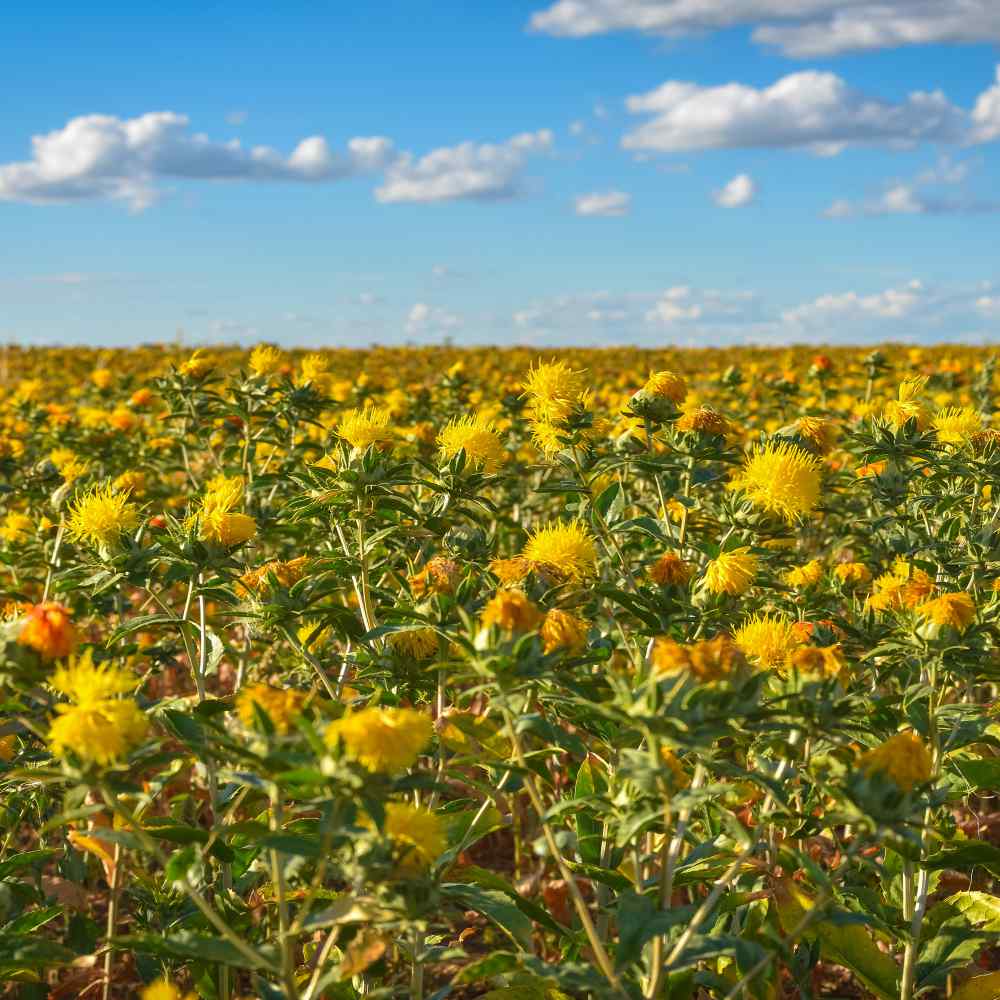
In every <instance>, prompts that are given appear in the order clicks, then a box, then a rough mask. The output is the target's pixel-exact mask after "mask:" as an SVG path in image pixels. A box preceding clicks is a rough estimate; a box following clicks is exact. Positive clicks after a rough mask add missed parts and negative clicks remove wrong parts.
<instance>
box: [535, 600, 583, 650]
mask: <svg viewBox="0 0 1000 1000" xmlns="http://www.w3.org/2000/svg"><path fill="white" fill-rule="evenodd" d="M589 630H590V623H589V622H586V621H584V620H583V619H582V618H577V616H576V615H574V614H570V612H568V611H561V610H560V609H559V608H552V609H551V610H550V611H548V612H547V613H546V615H545V620H544V621H543V622H542V627H541V629H540V630H539V634H540V635H541V637H542V649H544V651H545V652H546V653H553V652H555V651H556V650H557V649H561V650H564V651H565V652H567V653H579V652H580V651H581V650H583V649H586V647H587V632H588V631H589Z"/></svg>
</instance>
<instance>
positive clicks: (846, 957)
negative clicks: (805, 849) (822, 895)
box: [774, 879, 900, 1000]
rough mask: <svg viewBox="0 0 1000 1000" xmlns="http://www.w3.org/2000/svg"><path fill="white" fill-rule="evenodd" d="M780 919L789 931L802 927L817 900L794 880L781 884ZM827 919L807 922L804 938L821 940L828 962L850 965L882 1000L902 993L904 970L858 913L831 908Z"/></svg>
mask: <svg viewBox="0 0 1000 1000" xmlns="http://www.w3.org/2000/svg"><path fill="white" fill-rule="evenodd" d="M774 898H775V903H776V905H777V910H778V919H779V920H780V922H781V926H782V928H783V930H784V931H785V933H786V934H788V933H791V932H792V931H793V930H794V929H795V928H796V927H799V926H801V924H802V922H803V920H804V919H805V917H806V915H807V913H808V912H809V911H810V910H811V909H812V907H813V905H814V901H813V900H812V899H811V898H810V897H809V896H808V895H807V894H806V893H805V892H804V891H803V890H802V889H801V888H799V887H798V886H796V885H794V884H793V883H792V882H791V881H790V880H787V879H786V880H785V881H783V882H779V883H777V885H776V887H775V893H774ZM827 914H828V915H827V916H826V917H825V918H824V919H818V920H816V921H815V922H814V923H812V924H807V925H806V927H805V930H804V931H803V932H802V937H803V938H805V939H806V940H807V941H811V940H818V941H819V945H820V952H821V954H822V955H823V957H824V958H825V959H826V960H827V961H828V962H836V963H837V964H838V965H843V966H846V967H847V968H848V969H850V970H851V972H853V973H854V974H855V975H856V976H857V977H858V979H860V980H861V982H862V983H864V984H865V986H867V987H868V988H869V989H870V990H871V991H872V992H873V993H875V994H877V995H878V996H880V997H882V1000H896V997H897V996H898V995H899V975H900V969H899V966H898V965H897V964H896V962H895V961H894V960H893V959H892V958H891V957H890V956H889V955H887V954H886V953H885V952H884V951H882V950H881V949H880V948H879V947H878V945H877V944H876V943H875V942H874V941H873V940H872V939H871V937H870V936H869V934H868V931H867V930H866V928H865V927H864V926H862V925H861V924H859V923H857V922H856V921H857V919H858V918H857V914H852V913H850V912H849V911H847V910H839V911H838V910H833V909H830V910H828V911H827Z"/></svg>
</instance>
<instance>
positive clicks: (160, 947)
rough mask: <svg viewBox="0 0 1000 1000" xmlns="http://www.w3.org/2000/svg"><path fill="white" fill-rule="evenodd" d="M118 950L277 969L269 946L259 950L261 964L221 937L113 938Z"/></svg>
mask: <svg viewBox="0 0 1000 1000" xmlns="http://www.w3.org/2000/svg"><path fill="white" fill-rule="evenodd" d="M112 942H113V943H114V945H115V947H117V948H121V949H123V950H126V951H128V950H131V951H138V952H146V953H147V954H150V955H157V956H158V957H160V958H185V959H191V958H194V959H201V960H203V961H206V962H215V963H217V964H219V965H230V966H233V967H234V968H237V969H266V970H268V971H271V972H273V971H274V970H275V956H274V954H273V949H272V948H269V947H265V948H257V949H256V950H257V951H258V952H259V953H260V955H261V961H259V962H251V961H250V959H249V957H247V956H245V955H244V954H243V952H241V951H240V950H239V949H238V948H237V947H236V946H235V945H234V944H232V943H231V942H229V941H226V940H225V939H224V938H220V937H206V936H204V935H201V934H194V933H192V932H191V931H179V932H177V933H176V934H162V935H161V934H129V935H126V936H124V937H117V938H112Z"/></svg>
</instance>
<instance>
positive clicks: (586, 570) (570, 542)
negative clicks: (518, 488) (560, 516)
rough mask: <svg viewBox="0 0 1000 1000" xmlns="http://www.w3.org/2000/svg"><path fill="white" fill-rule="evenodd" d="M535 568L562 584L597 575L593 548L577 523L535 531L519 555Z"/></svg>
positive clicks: (550, 526)
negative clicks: (561, 581) (565, 581)
mask: <svg viewBox="0 0 1000 1000" xmlns="http://www.w3.org/2000/svg"><path fill="white" fill-rule="evenodd" d="M521 554H522V555H523V556H524V558H525V559H527V560H528V562H529V563H531V565H532V567H533V568H537V569H540V570H542V571H543V572H546V573H548V574H550V575H552V576H555V577H557V578H558V579H562V580H575V581H579V580H583V579H586V578H587V577H592V576H594V575H595V574H596V573H597V548H596V546H595V545H594V539H593V538H592V537H591V536H590V533H589V532H588V531H587V529H586V528H585V527H584V525H583V524H582V523H581V522H580V521H556V522H552V523H549V524H546V525H544V526H543V527H541V528H538V529H536V530H535V531H534V532H533V533H532V535H531V537H530V538H529V539H528V543H527V544H526V545H525V547H524V551H523V552H522V553H521Z"/></svg>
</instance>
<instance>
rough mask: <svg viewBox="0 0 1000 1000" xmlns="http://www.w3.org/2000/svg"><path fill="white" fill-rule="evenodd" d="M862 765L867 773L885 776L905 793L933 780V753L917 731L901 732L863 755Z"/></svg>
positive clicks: (862, 768) (859, 762)
mask: <svg viewBox="0 0 1000 1000" xmlns="http://www.w3.org/2000/svg"><path fill="white" fill-rule="evenodd" d="M858 765H859V766H860V768H861V770H862V771H864V772H865V774H876V773H878V774H883V775H885V776H886V777H887V778H889V779H890V780H891V781H893V782H895V783H896V784H897V785H898V786H899V787H900V788H901V789H902V790H903V791H904V792H909V791H912V790H913V789H914V788H915V787H916V786H917V785H921V784H923V783H924V782H925V781H929V780H930V777H931V774H932V771H933V761H932V758H931V753H930V751H929V750H928V749H927V746H926V745H925V744H924V741H923V740H922V739H921V738H920V737H919V736H918V735H917V734H916V733H915V732H913V730H908V731H907V732H904V733H897V734H896V735H895V736H892V737H890V738H889V739H887V740H886V741H885V742H884V743H881V744H880V745H879V746H877V747H875V748H874V749H872V750H868V751H867V752H866V753H863V754H862V755H861V757H860V759H859V760H858Z"/></svg>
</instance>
